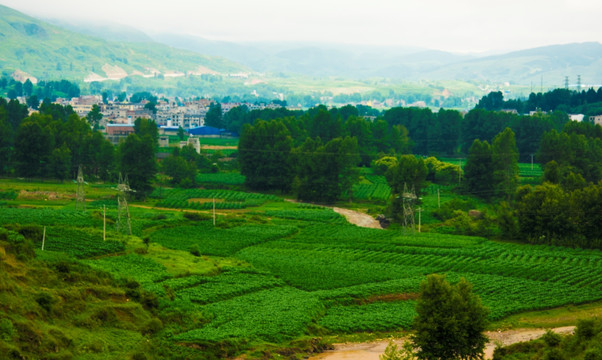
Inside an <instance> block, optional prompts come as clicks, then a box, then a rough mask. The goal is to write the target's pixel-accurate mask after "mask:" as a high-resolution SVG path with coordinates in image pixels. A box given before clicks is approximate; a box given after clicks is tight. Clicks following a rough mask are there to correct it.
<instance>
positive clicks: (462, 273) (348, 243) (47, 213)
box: [0, 178, 602, 359]
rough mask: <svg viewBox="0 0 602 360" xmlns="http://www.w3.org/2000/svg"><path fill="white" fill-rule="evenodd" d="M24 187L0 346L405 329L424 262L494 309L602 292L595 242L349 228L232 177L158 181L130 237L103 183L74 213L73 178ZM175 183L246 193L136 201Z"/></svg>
mask: <svg viewBox="0 0 602 360" xmlns="http://www.w3.org/2000/svg"><path fill="white" fill-rule="evenodd" d="M372 179H373V180H374V181H375V182H376V183H378V181H377V180H376V179H375V178H372ZM20 185H21V184H20V183H18V182H17V183H15V182H9V181H4V182H2V183H0V192H2V193H5V194H14V195H10V196H9V195H7V196H6V199H3V200H2V202H3V205H2V208H1V211H0V227H2V228H3V229H4V230H0V231H2V234H4V235H2V236H3V237H2V242H1V243H0V244H1V247H2V249H3V250H0V254H2V262H1V264H2V266H3V267H4V269H5V271H2V284H3V285H2V286H3V288H2V289H3V291H2V296H3V301H2V304H3V306H2V307H0V311H1V312H2V313H3V314H2V318H3V320H2V324H0V325H1V326H0V327H1V329H0V332H1V334H0V346H1V347H2V349H6V351H10V353H11V354H20V356H26V357H38V356H40V355H41V352H40V351H46V352H49V353H51V354H54V355H53V356H55V355H56V358H70V357H73V358H84V359H87V358H90V359H94V358H101V357H102V358H124V357H128V356H129V357H135V358H143V356H144V357H147V358H155V357H156V358H203V359H207V358H209V359H210V358H216V359H217V358H224V357H229V356H234V355H236V354H240V353H247V355H248V356H249V357H251V358H261V357H276V358H278V357H282V358H290V357H291V356H298V357H302V356H303V355H302V354H304V353H307V352H312V351H319V350H320V349H323V348H324V347H325V346H326V344H325V340H321V339H323V338H326V337H328V338H329V339H332V337H331V336H333V335H345V334H355V333H375V332H396V331H399V330H402V329H408V328H409V326H410V324H411V322H412V319H413V318H414V316H415V314H416V313H415V310H414V309H415V299H416V294H417V293H418V289H419V284H420V282H421V281H422V280H423V279H424V277H425V275H427V274H431V273H445V274H446V275H447V279H448V280H450V281H451V282H452V283H454V282H457V281H458V280H459V279H460V278H461V277H464V278H466V279H467V280H468V281H469V282H470V283H472V284H474V292H475V293H476V294H477V295H479V296H480V297H481V299H482V301H483V304H484V305H485V306H487V307H489V309H490V313H489V319H490V320H501V319H503V318H504V317H506V316H508V315H511V314H515V313H518V312H522V311H528V310H538V309H547V308H552V307H557V306H561V305H566V304H580V303H587V302H591V301H595V300H600V299H602V296H601V295H600V294H602V270H601V269H602V267H601V266H600V265H601V263H602V254H601V253H600V252H599V251H598V250H582V249H566V248H559V247H553V246H546V245H538V246H531V245H521V244H512V243H501V242H496V241H491V240H487V239H484V238H479V237H467V236H454V235H446V234H436V233H428V234H425V233H415V232H404V231H401V230H400V229H399V228H397V229H395V230H388V231H385V230H378V229H365V228H358V227H356V226H353V225H350V224H348V223H347V222H346V221H345V220H344V219H343V218H342V217H341V216H339V215H338V214H336V213H334V212H333V211H332V210H330V209H328V208H324V207H319V206H308V205H305V204H296V203H290V202H284V201H282V199H281V198H279V197H276V196H273V195H260V194H252V193H242V192H237V191H229V190H219V191H214V190H202V191H201V190H191V191H189V192H187V191H183V190H165V189H163V190H162V191H161V192H160V193H159V191H158V190H157V191H156V193H155V194H153V197H152V198H151V199H150V200H149V201H147V202H145V203H134V204H133V205H132V206H131V207H130V212H131V215H132V230H133V235H132V236H126V235H122V234H119V233H117V232H115V231H114V230H113V229H114V223H115V221H116V217H117V209H116V207H115V205H114V204H115V203H114V200H113V198H112V196H113V195H111V190H110V186H106V187H100V186H92V185H91V186H90V190H91V191H90V192H89V194H90V195H89V196H88V199H89V202H88V207H87V211H85V212H82V211H75V210H74V204H73V198H72V195H69V192H70V191H71V192H72V191H73V190H74V189H73V188H74V187H75V185H66V184H65V185H60V184H56V186H55V187H54V190H55V191H54V192H52V191H51V190H50V189H51V188H52V187H53V185H51V184H48V183H46V184H43V183H29V186H30V187H29V189H30V190H29V191H23V192H20V191H14V190H13V189H15V188H17V187H18V186H20ZM69 187H71V189H70V188H69ZM36 189H48V191H40V190H36ZM93 189H94V190H93ZM105 189H106V190H105ZM92 190H93V191H92ZM178 194H179V195H178ZM182 194H189V195H190V199H194V200H195V201H193V202H195V203H197V204H205V203H211V204H212V200H213V198H214V197H215V198H216V204H220V203H221V204H225V203H228V202H232V203H243V204H244V203H245V202H247V201H252V204H251V206H249V207H242V208H237V209H232V208H219V207H218V209H217V216H216V225H215V226H214V225H213V219H212V215H211V211H210V210H195V209H192V210H190V211H189V212H187V211H182V209H181V208H177V209H176V208H175V206H174V209H173V210H158V209H147V208H145V207H152V206H153V204H158V206H161V207H163V206H162V205H165V204H164V203H165V202H167V201H168V199H172V198H174V196H176V195H177V196H179V197H181V196H182ZM431 196H436V195H431ZM445 201H449V199H447V200H445ZM25 205H27V207H25ZM103 205H105V206H106V205H109V206H108V207H107V229H108V232H107V240H106V241H104V242H103V240H102V228H103V217H102V210H101V209H102V206H103ZM141 206H144V207H141ZM431 226H433V225H431ZM44 227H46V235H45V250H44V251H41V245H42V237H43V236H44V235H43V233H44ZM28 244H30V245H31V246H32V248H35V249H36V250H35V254H36V255H37V256H36V257H35V259H33V258H32V256H33V253H32V252H31V250H28V249H30V248H29V247H28V246H30V245H28ZM23 279H26V280H23ZM80 299H81V300H80ZM84 300H85V301H84ZM82 301H83V302H82ZM77 304H79V305H77ZM75 309H78V311H75ZM27 314H30V315H29V317H28V315H27ZM31 314H34V315H33V316H32V315H31ZM59 314H60V316H59ZM57 328H60V329H61V330H60V333H59V332H56V331H54V330H53V329H57ZM33 329H36V330H33ZM32 331H33V334H36V335H35V336H34V335H32V333H31V332H32ZM91 332H95V333H97V334H99V335H98V337H97V338H95V339H94V340H93V339H92V338H90V335H87V334H90V333H91ZM39 341H42V343H43V344H44V346H39V345H35V344H38V343H39ZM49 349H52V350H51V351H50V350H49ZM294 354H296V355H294ZM14 356H17V355H14Z"/></svg>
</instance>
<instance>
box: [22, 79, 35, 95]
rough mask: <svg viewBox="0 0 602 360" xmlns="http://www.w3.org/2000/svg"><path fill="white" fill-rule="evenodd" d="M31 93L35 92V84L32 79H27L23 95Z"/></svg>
mask: <svg viewBox="0 0 602 360" xmlns="http://www.w3.org/2000/svg"><path fill="white" fill-rule="evenodd" d="M31 94H33V84H32V83H31V80H29V79H27V80H25V82H24V83H23V96H26V97H29V96H31Z"/></svg>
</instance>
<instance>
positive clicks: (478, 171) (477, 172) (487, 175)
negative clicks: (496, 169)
mask: <svg viewBox="0 0 602 360" xmlns="http://www.w3.org/2000/svg"><path fill="white" fill-rule="evenodd" d="M464 179H465V181H464V188H465V189H466V191H467V192H468V193H470V194H473V195H475V196H478V197H480V198H482V199H490V198H492V197H493V196H494V194H495V192H494V183H493V158H492V150H491V146H490V145H489V143H488V142H487V141H483V142H481V141H480V140H479V139H475V141H474V142H473V143H472V146H471V147H470V150H469V151H468V158H467V159H466V165H465V166H464Z"/></svg>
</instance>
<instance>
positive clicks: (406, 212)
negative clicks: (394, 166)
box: [401, 184, 418, 229]
mask: <svg viewBox="0 0 602 360" xmlns="http://www.w3.org/2000/svg"><path fill="white" fill-rule="evenodd" d="M401 199H402V205H403V226H404V227H406V228H407V227H410V228H412V229H414V224H415V221H414V204H415V203H416V200H417V199H418V197H417V196H416V191H415V190H414V186H412V189H411V190H408V186H407V184H403V193H402V194H401Z"/></svg>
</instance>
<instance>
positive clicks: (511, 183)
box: [491, 128, 519, 201]
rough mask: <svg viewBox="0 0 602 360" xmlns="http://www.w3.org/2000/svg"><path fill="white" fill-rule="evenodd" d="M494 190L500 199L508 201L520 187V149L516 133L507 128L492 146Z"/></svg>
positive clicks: (495, 139) (494, 140)
mask: <svg viewBox="0 0 602 360" xmlns="http://www.w3.org/2000/svg"><path fill="white" fill-rule="evenodd" d="M491 153H492V154H491V160H492V163H493V182H494V184H495V187H494V190H495V192H496V194H497V195H498V196H499V197H505V198H506V199H507V200H508V201H510V199H511V198H512V196H513V195H514V193H515V192H516V188H517V186H518V171H519V169H518V149H517V147H516V141H515V139H514V132H513V131H512V130H511V129H510V128H506V129H505V130H504V131H503V132H501V133H499V134H498V135H497V136H496V137H495V138H494V139H493V144H492V146H491Z"/></svg>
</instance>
